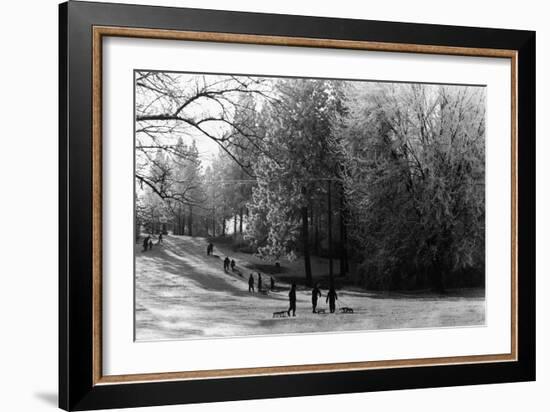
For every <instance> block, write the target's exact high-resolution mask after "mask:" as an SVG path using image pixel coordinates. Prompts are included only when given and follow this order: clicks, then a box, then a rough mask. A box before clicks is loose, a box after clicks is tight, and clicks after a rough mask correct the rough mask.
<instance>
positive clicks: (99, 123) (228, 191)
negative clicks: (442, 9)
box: [59, 1, 535, 410]
mask: <svg viewBox="0 0 550 412" xmlns="http://www.w3.org/2000/svg"><path fill="white" fill-rule="evenodd" d="M59 10H60V36H59V41H60V49H59V50H60V53H59V54H60V66H59V67H60V68H59V76H60V77H59V80H60V81H59V86H60V111H59V113H60V114H59V117H60V137H59V138H60V144H59V148H60V149H59V150H60V156H59V159H60V163H59V176H60V180H59V182H60V202H59V204H60V228H59V230H60V236H59V238H60V247H59V265H60V269H59V298H60V303H59V305H60V309H59V325H60V327H59V331H60V332H59V333H60V339H59V342H60V344H59V351H60V352H59V359H60V361H59V362H60V367H59V393H60V396H59V403H60V407H61V408H63V409H66V410H89V409H103V408H116V407H133V406H149V405H168V404H178V403H192V402H217V401H225V400H238V399H259V398H269V397H289V396H306V395H319V394H335V393H349V392H360V391H379V390H393V389H402V388H426V387H439V386H451V385H472V384H483V383H498V382H517V381H528V380H534V379H535V213H534V212H535V33H534V32H530V31H516V30H505V29H488V28H471V27H454V26H439V25H425V24H409V23H393V22H379V21H363V20H351V19H349V20H348V19H332V18H318V17H305V16H289V15H269V14H255V13H242V12H227V11H214V10H199V9H180V8H167V7H149V6H135V5H120V4H106V3H86V2H73V1H71V2H68V3H64V4H61V5H60V9H59Z"/></svg>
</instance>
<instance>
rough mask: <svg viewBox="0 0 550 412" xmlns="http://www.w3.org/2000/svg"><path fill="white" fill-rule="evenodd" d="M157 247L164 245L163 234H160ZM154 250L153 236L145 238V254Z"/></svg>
mask: <svg viewBox="0 0 550 412" xmlns="http://www.w3.org/2000/svg"><path fill="white" fill-rule="evenodd" d="M157 239H158V240H157V245H160V244H161V243H162V233H159V235H158V238H157ZM152 249H153V238H152V237H151V235H147V236H145V238H144V239H143V252H147V251H148V250H152Z"/></svg>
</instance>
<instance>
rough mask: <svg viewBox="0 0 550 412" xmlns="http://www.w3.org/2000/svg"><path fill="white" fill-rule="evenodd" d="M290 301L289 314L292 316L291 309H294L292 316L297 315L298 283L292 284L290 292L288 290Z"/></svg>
mask: <svg viewBox="0 0 550 412" xmlns="http://www.w3.org/2000/svg"><path fill="white" fill-rule="evenodd" d="M288 301H289V303H290V307H289V308H288V311H287V313H288V316H290V311H292V316H296V283H293V284H292V287H291V288H290V292H288Z"/></svg>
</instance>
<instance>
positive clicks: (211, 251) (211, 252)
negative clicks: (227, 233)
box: [208, 242, 214, 255]
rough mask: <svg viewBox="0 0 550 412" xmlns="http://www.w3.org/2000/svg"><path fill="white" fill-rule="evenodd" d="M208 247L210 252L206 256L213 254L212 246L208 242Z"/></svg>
mask: <svg viewBox="0 0 550 412" xmlns="http://www.w3.org/2000/svg"><path fill="white" fill-rule="evenodd" d="M208 247H209V248H210V252H209V253H208V255H211V254H213V253H214V245H213V244H212V242H210V243H209V244H208Z"/></svg>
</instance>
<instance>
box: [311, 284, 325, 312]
mask: <svg viewBox="0 0 550 412" xmlns="http://www.w3.org/2000/svg"><path fill="white" fill-rule="evenodd" d="M321 296H322V295H321V291H320V290H319V284H318V283H316V284H315V286H314V287H313V290H312V291H311V306H313V313H317V299H318V298H320V297H321Z"/></svg>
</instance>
